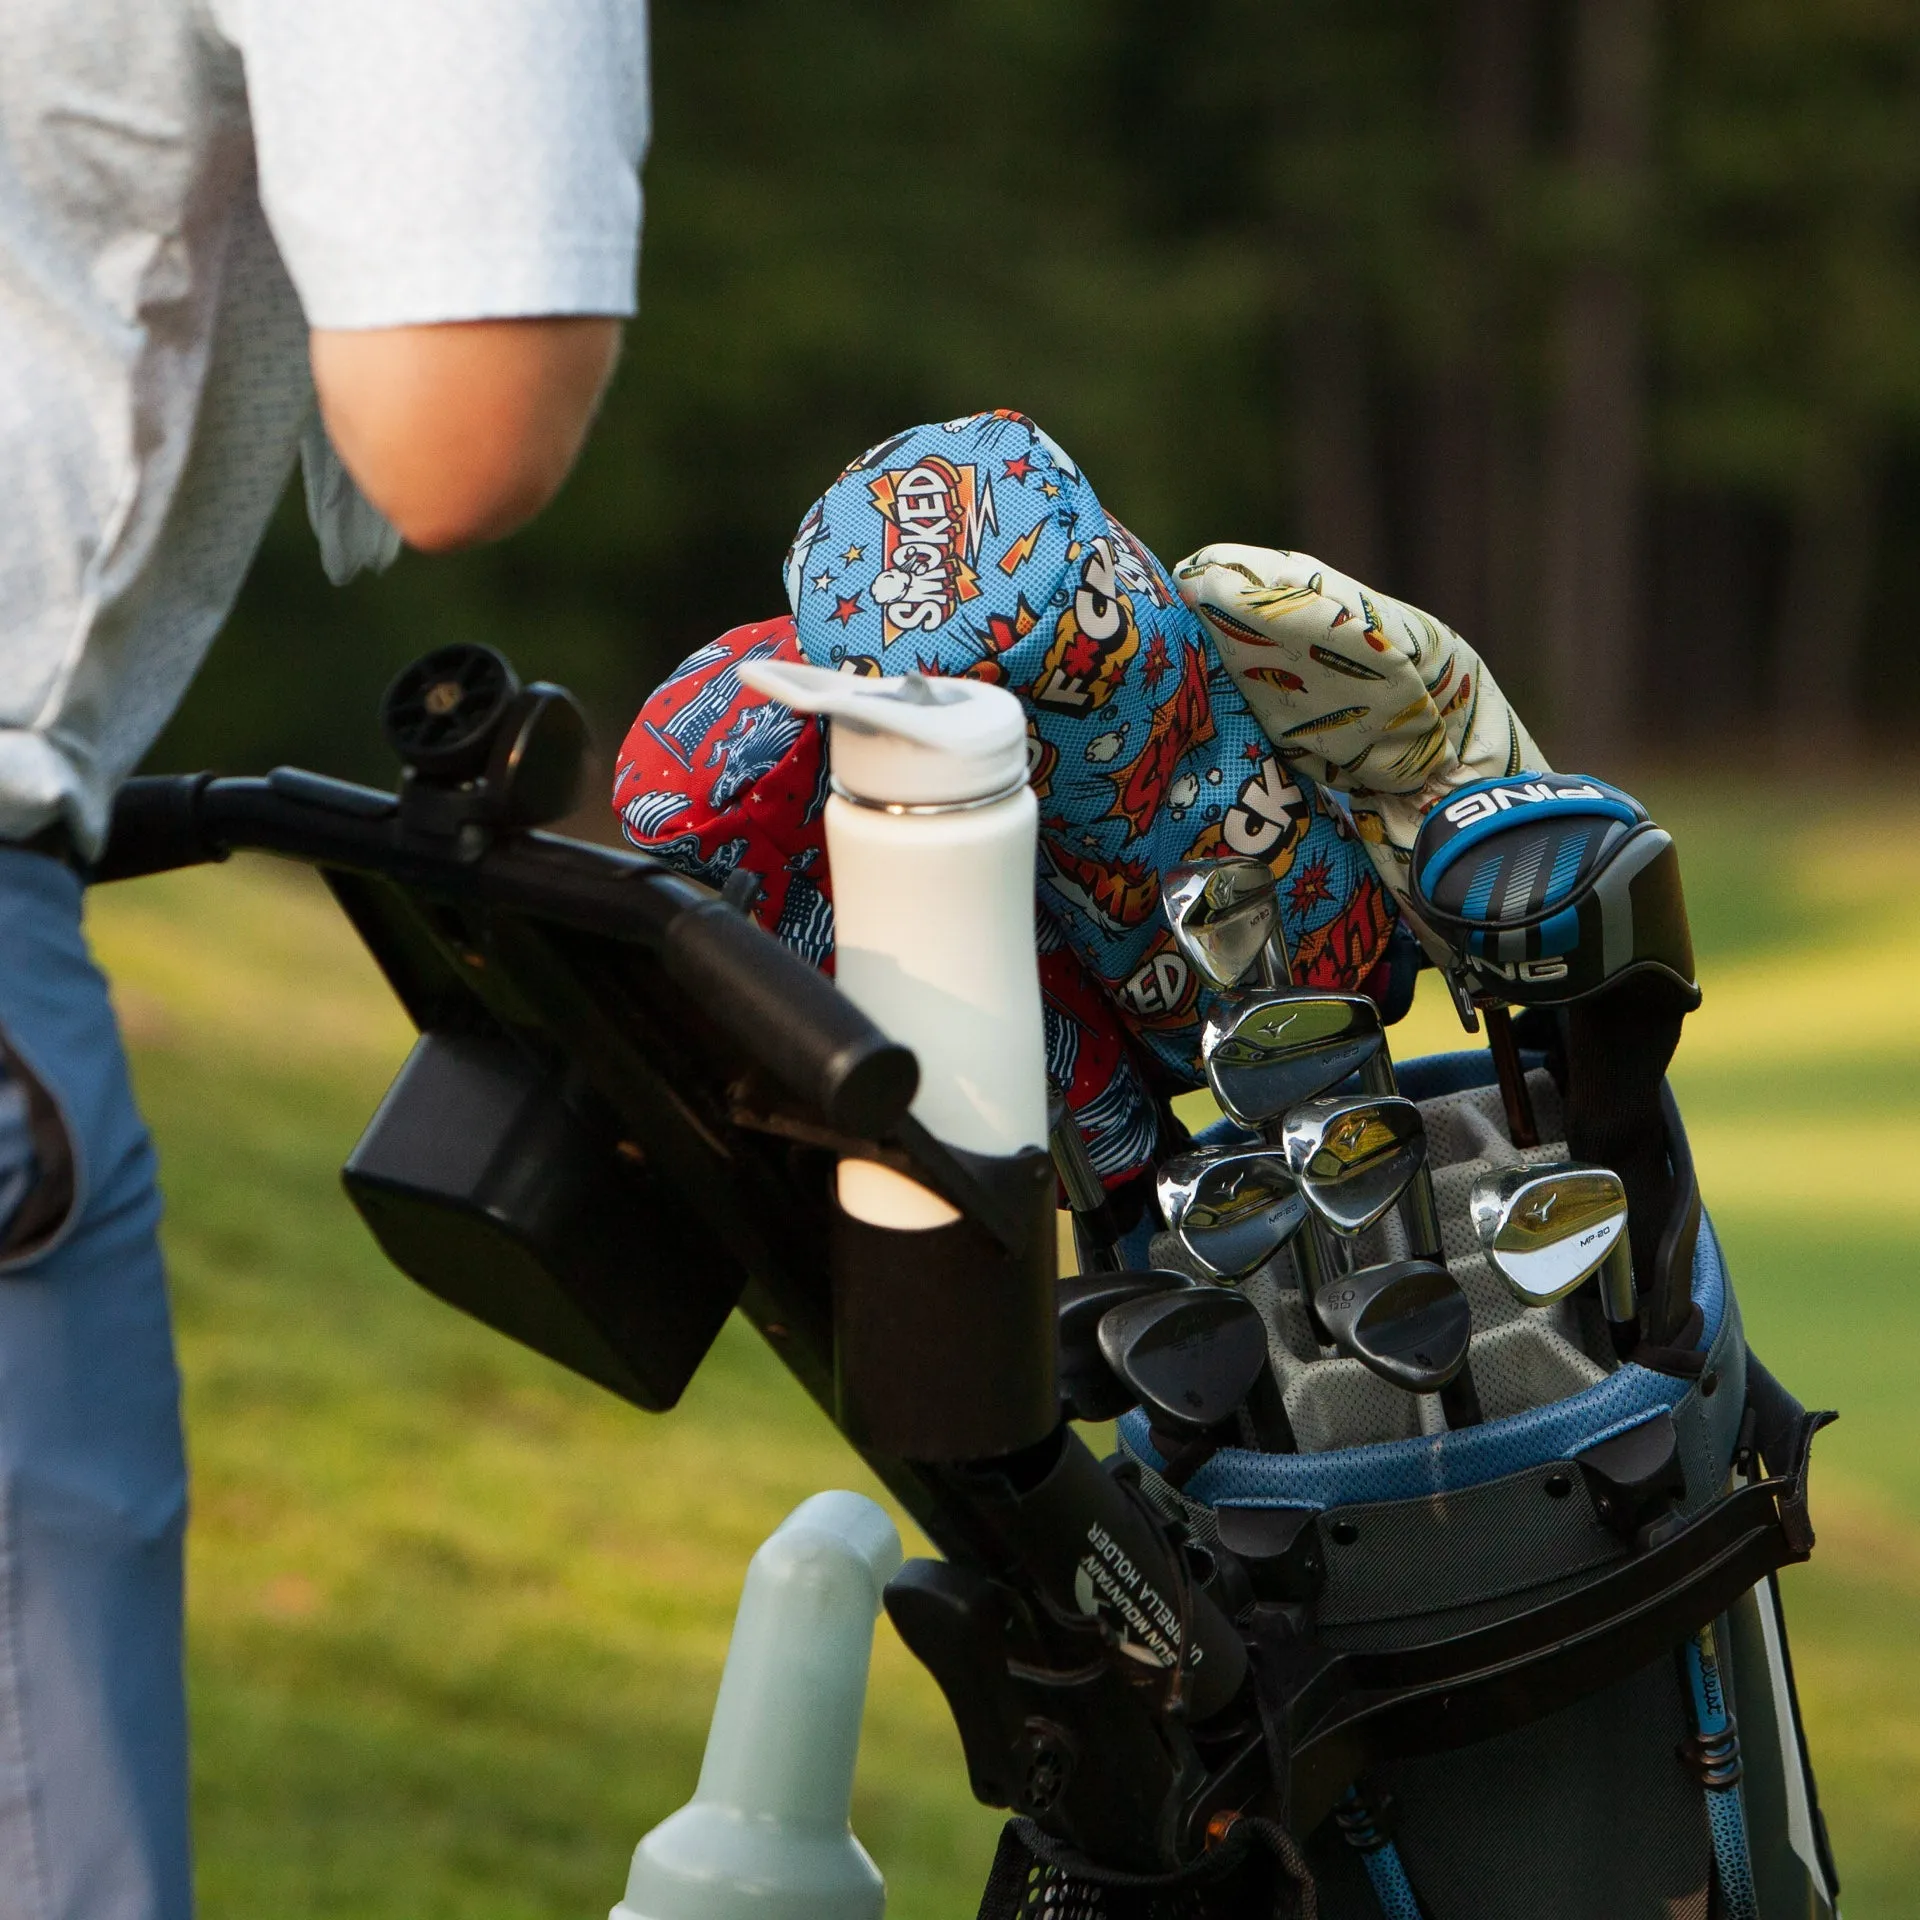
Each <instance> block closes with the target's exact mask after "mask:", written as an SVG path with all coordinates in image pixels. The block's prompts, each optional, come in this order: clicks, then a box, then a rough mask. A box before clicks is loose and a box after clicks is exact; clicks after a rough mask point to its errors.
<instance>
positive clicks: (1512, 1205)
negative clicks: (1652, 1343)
mask: <svg viewBox="0 0 1920 1920" xmlns="http://www.w3.org/2000/svg"><path fill="white" fill-rule="evenodd" d="M1468 1210H1469V1212H1470V1213H1471V1215H1472V1218H1473V1228H1474V1231H1475V1233H1477V1234H1478V1235H1479V1236H1480V1244H1481V1246H1482V1247H1484V1248H1485V1249H1486V1254H1487V1259H1488V1260H1489V1262H1490V1263H1491V1264H1492V1266H1493V1269H1494V1271H1495V1272H1496V1273H1498V1274H1499V1275H1500V1277H1501V1279H1503V1280H1504V1281H1505V1282H1506V1283H1507V1285H1508V1286H1509V1287H1510V1288H1511V1289H1512V1291H1513V1293H1514V1295H1515V1297H1516V1298H1517V1299H1519V1300H1521V1301H1524V1302H1525V1303H1526V1305H1528V1306H1530V1307H1546V1306H1551V1305H1552V1304H1553V1303H1554V1302H1555V1301H1556V1300H1564V1299H1565V1298H1566V1297H1567V1296H1568V1295H1569V1294H1571V1293H1573V1292H1575V1291H1576V1290H1577V1289H1578V1288H1579V1287H1581V1286H1582V1285H1584V1284H1585V1282H1586V1281H1587V1280H1588V1279H1589V1278H1590V1277H1591V1276H1592V1275H1594V1274H1595V1273H1598V1274H1599V1276H1600V1310H1601V1312H1602V1313H1603V1314H1604V1315H1605V1316H1606V1320H1607V1325H1608V1329H1609V1331H1610V1333H1611V1335H1612V1338H1613V1347H1614V1351H1615V1352H1616V1353H1617V1354H1619V1355H1620V1356H1621V1357H1622V1358H1623V1359H1624V1358H1625V1357H1626V1356H1627V1355H1628V1354H1629V1353H1631V1352H1632V1351H1633V1349H1634V1347H1635V1346H1636V1345H1637V1344H1638V1340H1639V1300H1638V1297H1637V1294H1636V1291H1635V1288H1634V1283H1633V1257H1632V1254H1631V1253H1630V1252H1629V1250H1628V1241H1627V1191H1626V1188H1625V1186H1624V1185H1623V1184H1622V1183H1621V1180H1620V1176H1619V1175H1618V1174H1617V1173H1614V1172H1613V1171H1612V1170H1611V1169H1610V1168H1607V1167H1590V1166H1583V1165H1580V1164H1579V1163H1577V1162H1574V1161H1560V1162H1556V1163H1554V1164H1552V1165H1549V1166H1533V1167H1507V1168H1503V1169H1502V1170H1500V1171H1499V1172H1497V1173H1486V1174H1482V1175H1481V1176H1480V1178H1479V1179H1478V1180H1476V1181H1475V1182H1474V1183H1473V1192H1472V1194H1471V1196H1470V1197H1469V1200H1468Z"/></svg>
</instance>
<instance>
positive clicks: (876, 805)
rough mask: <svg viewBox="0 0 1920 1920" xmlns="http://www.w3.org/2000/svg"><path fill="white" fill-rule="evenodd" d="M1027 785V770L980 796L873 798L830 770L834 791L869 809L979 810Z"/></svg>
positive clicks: (901, 811)
mask: <svg viewBox="0 0 1920 1920" xmlns="http://www.w3.org/2000/svg"><path fill="white" fill-rule="evenodd" d="M1026 785H1027V776H1026V774H1025V773H1024V772H1023V773H1022V774H1021V775H1020V777H1019V779H1017V780H1009V781H1008V782H1007V784H1006V785H1005V786H1004V787H1001V788H1000V789H999V790H998V791H997V792H994V793H983V794H981V795H980V797H979V798H978V799H976V800H920V801H914V802H908V801H904V800H871V799H869V798H868V797H867V796H866V795H865V794H864V793H855V792H853V791H852V790H851V789H850V788H848V787H843V786H842V785H841V784H840V782H839V781H838V780H836V779H834V777H833V776H832V775H831V774H829V775H828V776H827V786H828V788H829V789H830V790H831V791H832V792H833V793H834V795H835V796H836V797H837V798H839V799H841V800H844V801H846V803H847V804H848V805H849V806H852V807H865V808H866V809H867V811H868V812H869V813H897V814H923V813H977V812H978V811H979V810H980V808H982V807H997V806H998V805H999V804H1000V802H1001V801H1002V800H1011V799H1012V798H1013V796H1014V795H1015V794H1016V793H1019V792H1020V791H1021V790H1022V789H1023V788H1024V787H1025V786H1026Z"/></svg>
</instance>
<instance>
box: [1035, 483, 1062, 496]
mask: <svg viewBox="0 0 1920 1920" xmlns="http://www.w3.org/2000/svg"><path fill="white" fill-rule="evenodd" d="M1040 491H1041V492H1042V493H1044V494H1045V495H1046V496H1047V498H1048V499H1049V500H1057V499H1059V497H1060V489H1059V488H1058V487H1056V486H1055V485H1054V484H1053V482H1052V481H1051V480H1042V481H1041V482H1040Z"/></svg>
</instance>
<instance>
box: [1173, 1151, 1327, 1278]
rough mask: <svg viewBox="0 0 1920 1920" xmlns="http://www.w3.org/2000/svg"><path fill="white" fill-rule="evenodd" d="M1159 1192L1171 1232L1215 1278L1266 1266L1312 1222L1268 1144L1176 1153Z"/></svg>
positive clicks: (1282, 1161)
mask: <svg viewBox="0 0 1920 1920" xmlns="http://www.w3.org/2000/svg"><path fill="white" fill-rule="evenodd" d="M1156 1191H1157V1194H1158V1197H1159V1201H1160V1211H1161V1214H1162V1215H1163V1216H1164V1218H1165V1220H1166V1223H1167V1227H1168V1230H1169V1231H1170V1232H1172V1233H1173V1234H1174V1236H1175V1237H1176V1238H1177V1239H1178V1240H1179V1242H1180V1244H1181V1245H1182V1246H1183V1247H1184V1248H1185V1249H1186V1250H1187V1252H1188V1254H1189V1255H1190V1256H1191V1257H1192V1258H1193V1260H1194V1261H1195V1262H1196V1263H1197V1264H1198V1265H1199V1266H1201V1267H1204V1268H1205V1269H1206V1271H1207V1272H1208V1273H1210V1274H1211V1275H1213V1277H1214V1278H1215V1279H1217V1280H1237V1279H1239V1278H1240V1277H1241V1276H1242V1275H1243V1274H1248V1273H1251V1272H1252V1271H1253V1270H1254V1269H1255V1268H1256V1267H1258V1266H1262V1265H1264V1264H1265V1263H1266V1262H1267V1261H1268V1260H1270V1259H1272V1257H1273V1256H1274V1255H1275V1254H1276V1253H1278V1252H1279V1251H1280V1249H1281V1248H1282V1247H1283V1246H1285V1245H1286V1244H1287V1242H1288V1241H1289V1240H1291V1239H1292V1238H1293V1237H1294V1235H1295V1234H1296V1233H1298V1232H1299V1231H1300V1229H1301V1228H1302V1227H1303V1226H1304V1225H1305V1224H1306V1222H1307V1219H1308V1209H1307V1203H1306V1201H1305V1199H1304V1198H1303V1197H1302V1196H1301V1193H1300V1188H1299V1185H1298V1183H1297V1182H1296V1181H1295V1180H1294V1178H1293V1175H1292V1174H1291V1173H1289V1172H1288V1171H1287V1163H1286V1161H1285V1159H1284V1158H1283V1157H1282V1156H1281V1155H1280V1154H1278V1153H1275V1152H1273V1151H1272V1150H1270V1149H1266V1148H1260V1147H1224V1148H1223V1147H1199V1148H1195V1149H1194V1150H1192V1151H1191V1152H1188V1153H1181V1154H1176V1155H1175V1156H1174V1157H1173V1158H1172V1159H1171V1160H1169V1161H1167V1162H1166V1163H1165V1165H1163V1166H1162V1167H1161V1169H1160V1172H1159V1175H1158V1177H1157V1180H1156Z"/></svg>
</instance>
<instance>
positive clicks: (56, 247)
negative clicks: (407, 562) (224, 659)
mask: <svg viewBox="0 0 1920 1920" xmlns="http://www.w3.org/2000/svg"><path fill="white" fill-rule="evenodd" d="M647 128H648V111H647V56H646V12H645V0H0V840H10V839H19V838H23V837H25V836H26V835H28V834H31V833H33V832H34V831H35V830H36V829H38V828H39V827H41V826H44V825H45V824H47V823H48V822H49V821H51V820H53V819H55V818H56V817H57V816H59V815H61V814H62V813H64V814H65V815H66V817H67V818H68V820H69V822H70V823H71V825H72V827H73V830H74V832H75V834H76V836H77V837H78V839H79V841H80V843H81V845H82V847H83V848H84V849H86V850H88V851H93V850H95V849H96V848H97V847H98V844H99V842H100V840H101V838H102V836H103V835H104V832H105V827H106V822H107V816H108V810H109V808H110V806H111V803H112V796H113V791H114V789H115V787H116V786H118V784H119V783H120V781H121V780H123V779H124V778H125V777H126V775H127V774H128V773H129V772H131V770H132V769H133V767H134V766H135V765H137V764H138V762H139V759H140V757H141V755H142V754H143V753H144V752H145V751H146V749H147V747H148V746H149V745H150V744H151V743H152V741H153V739H154V737H155V736H156V735H157V734H158V733H159V731H160V729H161V727H162V726H163V725H164V724H165V722H166V720H167V718H168V716H169V715H170V714H171V713H172V711H173V709H174V707H175V706H176V705H177V704H178V702H179V700H180V697H181V695H182V694H183V693H184V692H185V691H186V687H187V683H188V681H189V680H190V679H191V678H192V677H193V674H194V672H195V670H196V669H197V668H198V666H199V664H200V661H201V659H202V657H203V656H204V654H205V652H206V650H207V647H208V645H209V644H210V643H211V641H212V639H213V636H214V634H215V633H216V631H217V630H218V628H219V626H220V623H221V622H222V620H224V619H225V618H226V615H227V612H228V610H229V609H230V607H231V606H232V604H233V600H234V597H235V595H236V594H237V593H238V591H239V588H240V583H241V580H242V578H243V576H244V575H245V572H246V569H247V566H248V563H249V562H250V560H251V559H252V557H253V553H254V549H255V548H256V546H257V545H258V543H259V539H260V535H261V532H262V530H263V529H264V527H265V525H266V522H267V518H268V516H269V514H270V513H271V512H272V509H273V507H274V504H275V502H276V500H277V499H278V497H279V494H280V491H281V488H282V487H283V486H284V485H285V482H286V478H287V474H288V471H289V469H290V467H291V464H292V461H293V457H294V451H295V448H296V447H297V446H298V445H299V444H300V441H301V438H302V434H303V432H305V431H307V430H308V429H309V426H310V422H311V421H312V419H313V416H314V401H313V390H312V386H311V383H310V378H309V375H308V370H307V328H308V327H309V326H310V325H311V326H316V327H326V328H364V327H389V326H402V325H408V324H413V323H419V322H431V321H445V320H474V319H489V318H504V317H510V316H515V315H532V314H574V313H595V314H614V315H624V314H628V313H631V312H632V311H633V305H634V274H635V261H636V255H637V250H638V242H639V227H640V187H639V180H638V177H637V168H638V165H639V161H640V158H641V155H642V153H643V152H644V150H645V146H646V138H647ZM308 444H309V451H310V453H314V454H319V453H322V452H323V451H324V440H323V439H319V438H317V437H316V436H314V435H312V434H311V433H309V440H308ZM311 464H312V463H311V462H310V469H311ZM309 481H310V484H309V498H310V500H311V499H316V498H317V499H318V500H319V501H320V502H321V503H323V508H322V509H317V511H318V513H319V518H320V519H322V520H324V521H325V522H326V524H324V525H322V527H321V532H322V536H323V541H325V542H328V543H330V544H331V545H332V547H333V548H334V549H335V551H334V552H333V554H332V555H330V569H331V570H335V571H344V566H343V565H341V564H339V563H341V562H342V561H344V562H345V563H346V564H350V563H351V561H352V559H353V558H354V557H355V556H354V555H352V554H350V553H349V554H345V555H343V554H342V553H341V552H340V551H339V549H340V547H341V544H342V542H343V541H344V542H345V543H347V544H348V545H352V544H353V543H354V542H355V541H356V539H357V541H358V544H359V546H360V548H361V554H360V556H359V557H365V548H366V545H367V542H366V537H365V536H366V527H367V524H368V522H369V521H370V520H371V519H372V515H371V509H369V508H366V507H365V505H364V503H361V502H357V501H356V500H355V499H354V497H353V496H352V494H351V490H350V487H343V486H342V484H341V479H340V476H339V474H338V472H337V471H335V472H334V473H333V474H331V475H330V476H329V475H328V474H326V473H324V472H322V473H315V472H313V471H311V470H310V474H309ZM329 501H330V502H331V507H330V508H325V507H324V503H326V502H329ZM356 518H357V522H358V529H359V531H358V534H357V535H356V532H355V526H356ZM374 524H375V525H376V527H377V525H378V523H377V522H374Z"/></svg>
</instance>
